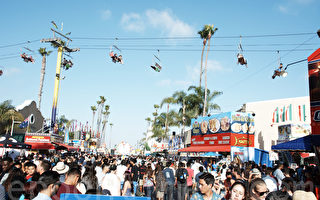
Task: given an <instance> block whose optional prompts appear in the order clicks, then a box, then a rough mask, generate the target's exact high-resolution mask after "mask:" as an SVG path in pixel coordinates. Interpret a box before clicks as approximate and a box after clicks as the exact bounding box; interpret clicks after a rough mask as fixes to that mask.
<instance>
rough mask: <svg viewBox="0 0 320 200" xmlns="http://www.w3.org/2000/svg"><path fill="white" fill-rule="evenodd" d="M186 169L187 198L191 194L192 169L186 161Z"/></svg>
mask: <svg viewBox="0 0 320 200" xmlns="http://www.w3.org/2000/svg"><path fill="white" fill-rule="evenodd" d="M187 171H188V178H187V186H188V192H187V194H188V195H187V199H188V200H189V199H190V197H191V195H192V186H193V177H194V171H193V169H191V163H190V162H188V163H187Z"/></svg>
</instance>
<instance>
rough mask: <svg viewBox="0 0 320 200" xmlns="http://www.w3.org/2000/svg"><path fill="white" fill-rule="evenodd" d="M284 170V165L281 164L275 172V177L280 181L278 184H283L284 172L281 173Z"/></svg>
mask: <svg viewBox="0 0 320 200" xmlns="http://www.w3.org/2000/svg"><path fill="white" fill-rule="evenodd" d="M282 169H283V163H280V164H279V165H278V167H277V169H276V170H275V171H274V172H273V176H274V177H276V178H277V179H278V184H279V185H281V184H282V179H284V178H285V176H284V174H283V172H282V171H281V170H282Z"/></svg>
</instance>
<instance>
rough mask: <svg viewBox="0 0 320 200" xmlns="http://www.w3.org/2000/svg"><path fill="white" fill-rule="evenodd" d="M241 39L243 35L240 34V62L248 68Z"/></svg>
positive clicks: (238, 56)
mask: <svg viewBox="0 0 320 200" xmlns="http://www.w3.org/2000/svg"><path fill="white" fill-rule="evenodd" d="M241 39H242V37H241V36H240V43H239V46H238V49H239V53H238V54H237V58H238V64H240V65H245V66H246V67H247V68H248V62H247V59H245V58H244V56H243V49H242V45H241Z"/></svg>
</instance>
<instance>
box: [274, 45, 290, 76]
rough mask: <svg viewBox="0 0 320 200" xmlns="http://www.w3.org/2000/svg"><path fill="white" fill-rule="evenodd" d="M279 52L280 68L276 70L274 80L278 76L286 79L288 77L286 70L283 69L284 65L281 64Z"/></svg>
mask: <svg viewBox="0 0 320 200" xmlns="http://www.w3.org/2000/svg"><path fill="white" fill-rule="evenodd" d="M277 52H278V55H279V67H278V68H277V69H276V70H274V72H273V75H272V79H275V78H276V77H277V76H279V77H280V76H281V77H286V76H287V75H288V73H287V71H286V68H283V64H282V63H281V58H280V52H279V51H277Z"/></svg>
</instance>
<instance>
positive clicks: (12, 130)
mask: <svg viewBox="0 0 320 200" xmlns="http://www.w3.org/2000/svg"><path fill="white" fill-rule="evenodd" d="M13 126H14V117H13V116H12V124H11V131H10V135H11V136H12V133H13ZM7 130H8V129H7Z"/></svg>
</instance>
